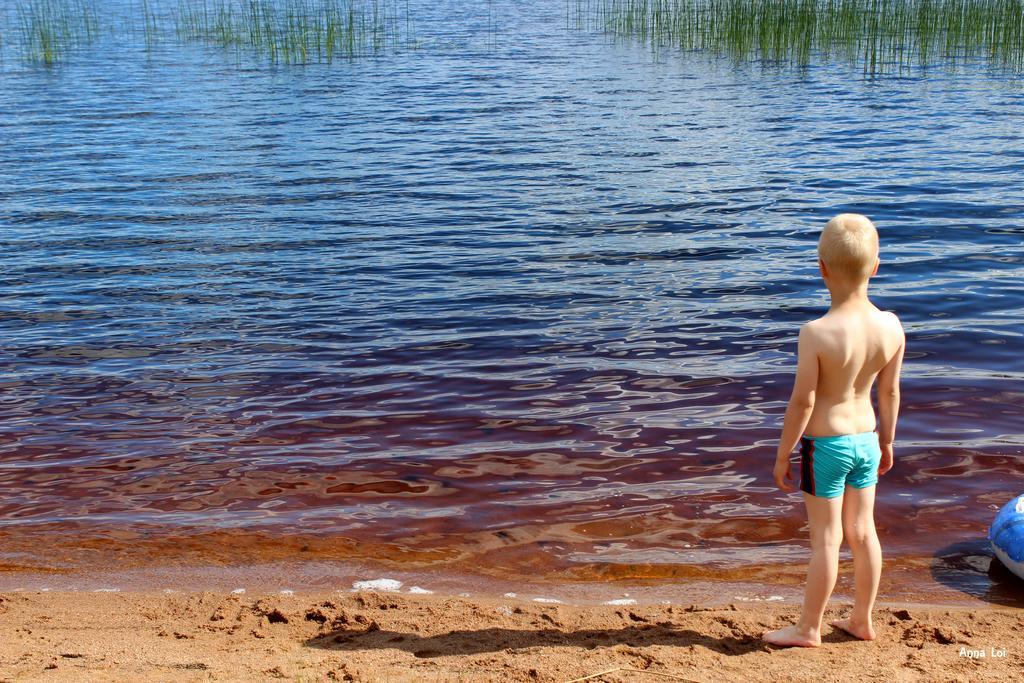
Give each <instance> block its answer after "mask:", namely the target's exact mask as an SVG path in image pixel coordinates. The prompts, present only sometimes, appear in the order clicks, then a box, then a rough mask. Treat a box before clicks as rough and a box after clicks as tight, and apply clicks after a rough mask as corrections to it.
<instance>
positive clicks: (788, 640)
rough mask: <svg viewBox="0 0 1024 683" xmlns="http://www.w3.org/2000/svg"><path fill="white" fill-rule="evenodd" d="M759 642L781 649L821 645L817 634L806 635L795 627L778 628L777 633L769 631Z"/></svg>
mask: <svg viewBox="0 0 1024 683" xmlns="http://www.w3.org/2000/svg"><path fill="white" fill-rule="evenodd" d="M761 640H763V641H765V642H767V643H771V644H772V645H781V646H782V647H794V646H795V647H818V646H819V645H821V636H820V635H819V634H817V633H814V634H807V633H806V632H804V631H801V630H800V629H799V628H798V627H797V626H795V625H794V626H787V627H786V628H780V629H779V630H778V631H769V632H768V633H765V634H764V635H763V636H761Z"/></svg>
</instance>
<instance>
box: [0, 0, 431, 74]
mask: <svg viewBox="0 0 1024 683" xmlns="http://www.w3.org/2000/svg"><path fill="white" fill-rule="evenodd" d="M13 8H14V12H13V16H14V19H15V25H16V27H17V31H16V32H14V39H15V42H16V44H15V45H14V46H13V47H14V51H15V52H16V53H19V54H20V55H21V56H22V57H24V58H25V59H26V60H28V61H31V62H39V63H43V64H46V65H52V64H55V63H57V62H59V61H61V60H63V59H65V58H66V57H67V56H68V55H69V54H70V52H71V51H72V50H73V49H75V48H78V47H81V46H84V45H88V44H91V43H93V42H94V41H95V40H96V39H97V38H99V37H101V36H103V37H105V38H110V43H111V44H110V45H106V44H105V46H106V47H110V48H113V49H123V48H128V47H136V46H137V47H141V48H144V49H145V51H146V52H147V53H148V52H150V51H152V50H153V48H154V47H155V46H156V45H157V43H162V42H173V43H177V44H179V45H182V44H194V43H201V44H207V45H211V46H215V47H220V48H225V49H232V50H234V51H236V52H237V53H238V54H239V55H240V54H241V53H242V51H249V52H250V53H251V54H253V55H255V56H257V57H262V58H265V59H267V60H268V61H270V62H273V63H277V62H283V63H296V64H299V63H303V64H304V63H310V62H325V63H330V62H332V61H333V60H334V59H335V58H338V57H344V58H349V59H351V58H355V57H360V56H365V55H371V54H378V53H381V52H385V51H387V50H392V49H399V48H402V47H406V46H410V45H411V44H412V40H413V20H412V16H411V12H410V8H409V2H408V0H130V1H129V2H128V3H126V4H125V5H122V6H121V7H120V9H123V10H124V12H122V13H121V14H120V15H117V14H115V13H113V12H111V11H110V9H111V8H109V7H108V8H106V9H107V11H106V12H105V13H101V12H100V9H99V5H98V1H97V0H17V2H16V4H14V5H13ZM0 14H3V15H4V17H6V13H0ZM4 24H6V20H5V22H4ZM6 33H9V32H6V31H2V29H0V44H2V45H3V46H4V47H7V46H8V44H9V43H10V42H11V41H10V40H7V35H6Z"/></svg>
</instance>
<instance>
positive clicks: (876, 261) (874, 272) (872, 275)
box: [871, 256, 881, 277]
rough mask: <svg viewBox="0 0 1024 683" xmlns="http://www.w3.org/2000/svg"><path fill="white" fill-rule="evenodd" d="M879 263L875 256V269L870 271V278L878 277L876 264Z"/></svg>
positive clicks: (879, 260)
mask: <svg viewBox="0 0 1024 683" xmlns="http://www.w3.org/2000/svg"><path fill="white" fill-rule="evenodd" d="M880 262H881V259H879V258H878V257H877V256H876V257H875V267H874V268H873V269H872V270H871V277H874V276H876V275H878V264H879V263H880Z"/></svg>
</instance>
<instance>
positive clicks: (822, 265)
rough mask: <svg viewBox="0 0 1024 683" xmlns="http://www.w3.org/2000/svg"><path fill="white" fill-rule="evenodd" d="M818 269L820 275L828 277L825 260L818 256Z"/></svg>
mask: <svg viewBox="0 0 1024 683" xmlns="http://www.w3.org/2000/svg"><path fill="white" fill-rule="evenodd" d="M818 270H820V271H821V276H822V277H828V268H827V267H826V266H825V262H824V261H822V260H821V259H820V258H819V259H818Z"/></svg>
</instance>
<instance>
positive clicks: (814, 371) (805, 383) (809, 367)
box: [773, 324, 818, 492]
mask: <svg viewBox="0 0 1024 683" xmlns="http://www.w3.org/2000/svg"><path fill="white" fill-rule="evenodd" d="M817 387H818V349H817V343H816V340H815V339H814V333H813V332H812V331H811V329H810V328H809V327H808V325H806V324H805V325H803V326H802V327H801V328H800V336H799V337H798V340H797V351H796V378H795V379H794V380H793V393H792V395H791V396H790V397H789V405H788V406H786V417H785V418H784V419H783V422H782V436H780V437H779V449H778V451H777V452H776V454H775V470H774V472H773V476H774V479H775V484H776V486H778V487H779V488H780V489H782V490H783V491H786V492H790V491H795V490H796V486H795V484H794V483H793V482H794V480H793V471H792V467H791V464H790V462H789V454H790V453H792V452H793V449H794V448H795V447H796V444H797V442H798V441H799V440H800V435H801V434H803V433H804V429H805V428H806V427H807V422H808V420H810V419H811V413H812V412H813V411H814V393H815V390H816V389H817Z"/></svg>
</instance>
